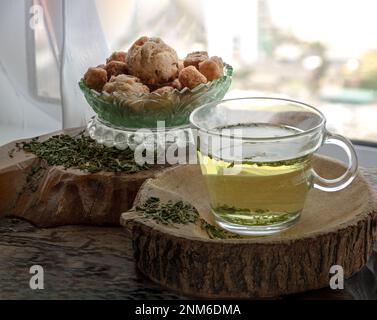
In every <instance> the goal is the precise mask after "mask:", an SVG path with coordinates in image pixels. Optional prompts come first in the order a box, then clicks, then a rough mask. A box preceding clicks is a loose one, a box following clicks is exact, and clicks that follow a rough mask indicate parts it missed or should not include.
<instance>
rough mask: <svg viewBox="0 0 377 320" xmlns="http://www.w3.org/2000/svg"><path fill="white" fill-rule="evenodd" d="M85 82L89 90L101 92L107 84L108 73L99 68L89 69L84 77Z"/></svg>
mask: <svg viewBox="0 0 377 320" xmlns="http://www.w3.org/2000/svg"><path fill="white" fill-rule="evenodd" d="M84 82H85V84H86V86H87V87H88V88H90V89H94V90H96V91H98V92H101V91H102V88H103V86H104V85H105V83H106V82H107V72H106V70H105V69H103V68H99V67H95V68H89V69H88V71H86V73H85V75H84Z"/></svg>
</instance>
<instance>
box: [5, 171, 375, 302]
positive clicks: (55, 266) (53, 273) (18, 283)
mask: <svg viewBox="0 0 377 320" xmlns="http://www.w3.org/2000/svg"><path fill="white" fill-rule="evenodd" d="M368 176H369V177H370V181H371V183H372V184H373V185H374V188H375V190H376V191H377V169H368ZM35 264H39V265H41V266H43V268H44V277H45V281H44V283H45V289H43V290H31V289H30V287H29V280H30V277H31V274H29V268H30V267H31V266H32V265H35ZM177 298H188V297H182V296H180V295H179V293H174V292H169V291H167V290H164V289H163V288H160V287H158V286H157V285H155V284H153V283H152V282H151V281H149V280H148V279H146V278H145V277H143V276H142V275H141V274H140V273H139V272H138V271H137V269H136V267H135V263H134V260H133V253H132V243H131V240H130V238H129V237H128V235H127V234H126V233H125V231H124V229H122V228H116V227H114V228H109V227H105V228H104V227H89V226H65V227H58V228H50V229H41V228H36V227H34V226H32V225H31V224H30V223H28V222H25V221H22V220H19V219H15V218H1V219H0V299H177ZM282 299H377V245H375V250H374V253H373V255H372V256H371V258H370V259H369V262H368V264H367V265H366V266H365V267H364V268H363V269H362V270H361V271H360V272H359V273H357V274H356V275H354V276H353V277H352V278H350V279H348V280H346V283H345V289H344V290H336V291H335V290H330V289H321V290H316V291H311V292H306V293H300V294H295V295H290V296H285V297H282Z"/></svg>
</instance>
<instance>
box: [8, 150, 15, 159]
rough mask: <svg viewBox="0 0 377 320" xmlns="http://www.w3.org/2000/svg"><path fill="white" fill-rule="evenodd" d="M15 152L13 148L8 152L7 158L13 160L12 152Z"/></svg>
mask: <svg viewBox="0 0 377 320" xmlns="http://www.w3.org/2000/svg"><path fill="white" fill-rule="evenodd" d="M15 151H16V149H15V148H12V149H11V150H9V151H8V156H9V158H13V157H14V152H15Z"/></svg>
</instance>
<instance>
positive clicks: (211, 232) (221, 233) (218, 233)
mask: <svg viewBox="0 0 377 320" xmlns="http://www.w3.org/2000/svg"><path fill="white" fill-rule="evenodd" d="M200 227H201V228H202V229H203V230H205V231H206V232H207V234H208V236H209V237H210V238H211V239H240V238H241V236H240V235H238V234H235V233H231V232H228V231H226V230H223V229H221V228H219V227H216V226H214V225H212V224H210V223H208V222H207V221H206V220H204V219H203V218H200Z"/></svg>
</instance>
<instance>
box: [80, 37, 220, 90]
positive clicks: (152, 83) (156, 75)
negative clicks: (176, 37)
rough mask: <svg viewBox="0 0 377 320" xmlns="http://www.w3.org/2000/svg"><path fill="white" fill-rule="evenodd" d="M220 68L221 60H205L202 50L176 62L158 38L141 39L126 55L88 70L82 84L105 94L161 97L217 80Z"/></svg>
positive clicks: (119, 54) (115, 54) (174, 55)
mask: <svg viewBox="0 0 377 320" xmlns="http://www.w3.org/2000/svg"><path fill="white" fill-rule="evenodd" d="M223 68H224V64H223V61H222V59H221V58H220V57H216V56H214V57H209V56H208V53H207V52H206V51H196V52H192V53H189V54H188V55H187V56H186V58H185V59H184V60H180V59H179V58H178V56H177V53H176V51H175V50H174V49H173V48H171V47H170V46H168V45H167V44H166V43H165V42H164V41H162V40H161V39H160V38H149V37H145V36H144V37H141V38H139V39H138V40H136V41H135V43H134V44H133V45H132V46H131V48H130V49H129V50H128V51H127V52H123V51H118V52H114V53H113V54H112V55H111V56H110V57H109V58H107V60H106V64H101V65H98V66H97V67H92V68H89V69H88V71H87V72H86V73H85V75H84V82H85V85H86V86H87V87H89V88H90V89H93V90H96V91H97V92H107V93H108V94H112V93H113V92H123V93H126V94H136V95H142V94H147V93H150V92H155V93H158V94H160V95H165V94H169V93H171V92H172V91H174V90H175V89H177V90H181V89H183V88H185V87H187V88H189V89H193V88H195V87H196V86H198V85H200V84H202V83H207V82H208V81H213V80H215V79H217V78H220V77H221V76H223V73H224V72H223Z"/></svg>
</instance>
